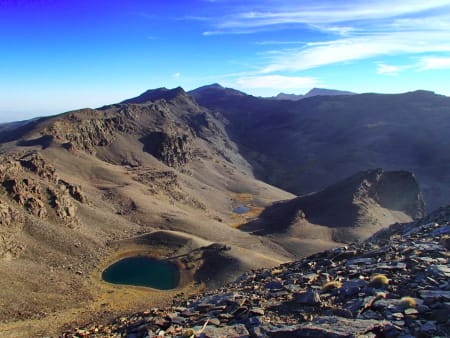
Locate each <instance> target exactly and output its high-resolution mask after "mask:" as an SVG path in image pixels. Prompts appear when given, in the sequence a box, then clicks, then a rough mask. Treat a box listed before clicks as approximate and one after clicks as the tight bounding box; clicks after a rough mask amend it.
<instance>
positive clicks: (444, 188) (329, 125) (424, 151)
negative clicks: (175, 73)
mask: <svg viewBox="0 0 450 338" xmlns="http://www.w3.org/2000/svg"><path fill="white" fill-rule="evenodd" d="M190 93H191V94H192V95H193V96H194V97H195V99H196V100H197V101H198V102H199V103H200V104H201V105H203V106H205V107H207V108H209V109H211V110H216V111H219V112H221V113H222V114H223V115H224V116H225V117H226V118H227V119H228V120H229V121H230V123H229V124H228V126H227V130H228V132H229V134H230V135H231V136H232V139H233V140H234V141H235V142H236V143H237V144H238V145H239V149H240V151H241V153H242V154H243V155H244V157H245V158H246V159H247V160H248V161H249V162H250V163H251V165H252V167H253V169H254V172H255V174H256V176H257V177H259V178H260V179H262V180H264V181H266V182H269V183H270V184H274V185H276V186H279V187H281V188H283V189H285V190H287V191H290V192H293V193H295V194H296V195H304V194H308V193H311V192H314V191H319V190H322V189H324V188H325V187H326V186H329V185H331V184H334V183H335V182H338V181H340V180H342V179H345V178H346V177H348V176H350V175H353V174H354V173H356V172H358V171H361V170H367V169H368V168H383V169H385V170H408V171H410V172H413V173H414V174H415V175H416V177H417V180H418V181H419V184H420V186H421V189H422V191H423V193H424V199H425V202H426V205H427V208H428V210H433V209H435V208H437V207H439V206H441V205H445V204H448V203H449V202H450V201H449V199H448V196H450V190H449V188H448V187H450V167H449V163H450V157H449V156H450V155H449V152H448V145H449V144H450V134H449V133H448V132H447V130H449V129H450V118H449V111H450V98H448V97H445V96H441V95H435V94H434V93H431V92H426V91H416V92H411V93H405V94H395V95H383V94H358V95H340V96H314V97H310V98H305V99H302V100H299V101H287V100H273V99H264V98H257V97H253V96H250V95H245V94H244V93H241V92H237V91H235V90H233V89H229V88H221V87H219V86H217V85H215V86H210V87H202V88H200V89H197V90H194V91H192V92H190Z"/></svg>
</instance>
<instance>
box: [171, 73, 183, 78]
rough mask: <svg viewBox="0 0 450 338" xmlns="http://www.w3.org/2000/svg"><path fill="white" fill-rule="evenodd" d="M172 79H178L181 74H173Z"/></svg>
mask: <svg viewBox="0 0 450 338" xmlns="http://www.w3.org/2000/svg"><path fill="white" fill-rule="evenodd" d="M172 77H173V78H174V79H179V78H180V77H181V73H179V72H176V73H173V74H172Z"/></svg>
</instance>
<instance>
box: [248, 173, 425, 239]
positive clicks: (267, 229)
mask: <svg viewBox="0 0 450 338" xmlns="http://www.w3.org/2000/svg"><path fill="white" fill-rule="evenodd" d="M423 212H424V204H423V200H422V196H421V192H420V190H419V186H418V184H417V181H416V180H415V178H414V176H413V175H412V174H411V173H408V172H405V171H394V172H384V171H383V170H381V169H377V170H368V171H364V172H360V173H358V174H356V175H353V176H352V177H350V178H348V179H346V180H344V181H341V182H339V183H337V184H334V185H332V186H330V187H328V188H326V189H324V190H322V191H320V192H317V193H312V194H309V195H305V196H301V197H298V198H295V199H293V200H290V201H283V202H277V203H275V204H274V205H272V206H270V207H268V208H266V210H264V212H263V213H262V214H261V215H260V219H259V220H257V221H254V222H251V223H249V224H246V225H244V226H242V227H241V229H243V230H247V231H256V232H257V233H259V234H270V233H284V232H287V231H289V230H290V228H291V227H293V226H295V225H298V226H300V227H301V223H302V222H304V221H307V222H309V223H312V224H317V225H321V226H326V227H330V228H355V227H358V228H368V231H367V234H366V237H367V236H368V234H369V233H370V232H371V231H373V228H374V227H379V228H380V227H384V226H387V225H389V224H392V223H395V222H398V221H405V220H408V218H409V219H410V220H411V219H416V218H420V217H422V216H423Z"/></svg>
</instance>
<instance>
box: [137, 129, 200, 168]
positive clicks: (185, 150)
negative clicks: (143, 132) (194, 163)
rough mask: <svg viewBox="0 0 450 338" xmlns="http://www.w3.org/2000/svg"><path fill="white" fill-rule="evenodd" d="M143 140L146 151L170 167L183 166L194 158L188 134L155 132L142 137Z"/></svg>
mask: <svg viewBox="0 0 450 338" xmlns="http://www.w3.org/2000/svg"><path fill="white" fill-rule="evenodd" d="M141 142H142V143H143V144H144V151H146V152H148V153H149V154H151V155H153V156H155V157H156V158H157V159H159V160H161V161H162V162H164V163H165V164H166V165H168V166H169V167H174V168H177V167H181V166H183V165H185V164H186V163H187V162H188V161H189V160H190V159H191V158H192V152H191V144H190V139H189V136H188V135H186V134H183V135H177V134H174V135H170V134H168V133H165V132H153V133H150V134H148V135H147V136H145V137H143V138H141Z"/></svg>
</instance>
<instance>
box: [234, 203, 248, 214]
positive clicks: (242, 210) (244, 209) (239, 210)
mask: <svg viewBox="0 0 450 338" xmlns="http://www.w3.org/2000/svg"><path fill="white" fill-rule="evenodd" d="M249 211H250V208H249V207H247V206H245V205H243V204H241V205H240V206H238V207H237V208H234V209H233V212H234V213H235V214H246V213H247V212H249Z"/></svg>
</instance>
